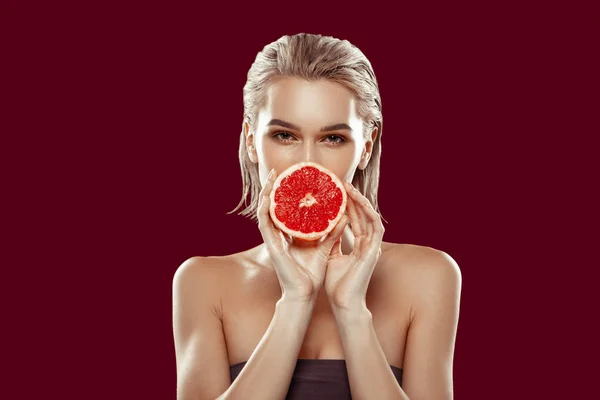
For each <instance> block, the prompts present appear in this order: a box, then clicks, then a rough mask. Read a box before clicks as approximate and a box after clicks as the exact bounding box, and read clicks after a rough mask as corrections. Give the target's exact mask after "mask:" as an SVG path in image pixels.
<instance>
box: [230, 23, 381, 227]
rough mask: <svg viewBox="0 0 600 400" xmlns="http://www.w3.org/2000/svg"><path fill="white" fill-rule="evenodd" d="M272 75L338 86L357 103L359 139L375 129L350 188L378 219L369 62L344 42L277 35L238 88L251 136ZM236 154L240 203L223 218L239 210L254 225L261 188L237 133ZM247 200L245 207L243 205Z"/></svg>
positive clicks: (376, 124)
mask: <svg viewBox="0 0 600 400" xmlns="http://www.w3.org/2000/svg"><path fill="white" fill-rule="evenodd" d="M278 76H287V77H298V78H303V79H306V80H318V79H328V80H330V81H333V82H336V83H339V84H341V85H343V86H344V87H346V88H347V89H348V90H350V92H351V93H353V94H354V96H355V97H356V100H357V114H358V115H359V116H360V117H361V118H362V119H363V121H365V126H364V128H365V129H364V132H365V135H370V134H371V132H372V130H373V129H374V128H377V137H376V139H375V141H374V143H373V147H372V152H371V153H372V154H371V158H370V159H369V162H368V164H367V166H366V168H365V169H363V170H361V169H357V171H356V173H355V175H354V180H353V182H352V184H353V185H354V186H355V187H356V188H357V189H358V190H359V191H360V192H361V193H362V194H363V195H364V196H365V197H366V198H367V199H369V201H370V202H371V204H372V205H373V208H375V210H376V211H377V212H378V213H380V214H381V212H380V211H379V205H378V202H377V190H378V186H379V166H380V157H381V134H382V124H383V118H382V112H381V96H380V94H379V86H378V83H377V79H376V78H375V73H374V72H373V68H372V66H371V63H370V61H369V60H368V59H367V57H366V56H365V55H364V54H363V53H362V52H361V51H360V50H359V49H358V48H357V47H356V46H354V45H352V44H351V43H350V42H349V41H347V40H340V39H337V38H334V37H331V36H322V35H316V34H308V33H299V34H296V35H293V36H288V35H286V36H282V37H281V38H279V39H278V40H276V41H274V42H272V43H270V44H268V45H266V46H265V47H264V48H263V50H262V51H261V52H259V53H258V54H257V56H256V59H255V61H254V63H253V64H252V66H251V67H250V70H249V71H248V77H247V78H248V79H247V81H246V84H245V86H244V89H243V99H244V100H243V101H244V117H243V122H247V123H248V125H249V127H250V131H251V132H255V131H256V115H257V113H258V110H259V109H260V107H262V105H263V104H264V102H265V100H266V88H267V86H268V84H269V82H270V81H271V80H272V79H273V78H274V77H278ZM242 126H243V124H242ZM238 155H239V161H240V167H241V172H242V186H243V187H242V189H243V191H242V199H241V200H240V202H239V204H238V205H237V207H236V208H235V209H234V210H232V211H230V212H229V213H228V214H230V213H233V212H235V211H237V210H239V209H240V208H241V207H242V206H245V208H244V210H242V211H241V212H240V213H239V214H240V215H243V216H250V217H251V219H252V220H254V221H256V220H257V216H256V211H257V208H258V198H259V194H260V190H261V185H260V179H259V174H258V165H257V164H255V163H253V162H252V161H251V160H250V158H249V156H248V151H247V148H246V135H245V133H244V129H243V128H242V133H241V136H240V145H239V152H238ZM248 195H250V204H247V198H248Z"/></svg>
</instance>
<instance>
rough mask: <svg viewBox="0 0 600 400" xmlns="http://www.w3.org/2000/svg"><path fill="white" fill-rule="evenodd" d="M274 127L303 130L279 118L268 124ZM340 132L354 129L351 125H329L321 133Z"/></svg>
mask: <svg viewBox="0 0 600 400" xmlns="http://www.w3.org/2000/svg"><path fill="white" fill-rule="evenodd" d="M272 125H277V126H282V127H284V128H288V129H293V130H296V131H300V130H301V129H300V127H299V126H298V125H295V124H292V123H291V122H287V121H283V120H281V119H277V118H275V119H272V120H270V121H269V123H268V124H267V126H272ZM339 130H348V131H352V128H351V127H350V125H348V124H344V123H340V124H333V125H327V126H324V127H322V128H321V132H331V131H339Z"/></svg>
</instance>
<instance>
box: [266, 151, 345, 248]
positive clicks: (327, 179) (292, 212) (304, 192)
mask: <svg viewBox="0 0 600 400" xmlns="http://www.w3.org/2000/svg"><path fill="white" fill-rule="evenodd" d="M270 196H271V207H270V214H271V219H272V220H273V223H274V224H275V226H277V227H278V228H279V229H280V230H282V231H283V232H285V233H287V234H289V235H291V236H294V237H297V238H300V239H303V240H317V239H320V238H321V237H323V236H325V235H326V234H328V233H329V232H331V230H333V228H335V225H336V224H337V223H338V221H339V220H340V218H342V216H343V215H344V212H345V210H346V201H347V194H346V190H345V189H344V186H343V184H342V182H341V181H340V179H339V178H338V177H337V176H336V175H335V174H334V173H333V172H331V171H329V170H327V169H326V168H325V167H323V166H321V165H319V164H316V163H312V162H303V163H299V164H295V165H292V166H291V167H289V168H288V169H286V170H285V171H283V172H282V173H281V174H279V176H278V177H277V179H276V180H275V182H274V184H273V190H272V191H271V194H270Z"/></svg>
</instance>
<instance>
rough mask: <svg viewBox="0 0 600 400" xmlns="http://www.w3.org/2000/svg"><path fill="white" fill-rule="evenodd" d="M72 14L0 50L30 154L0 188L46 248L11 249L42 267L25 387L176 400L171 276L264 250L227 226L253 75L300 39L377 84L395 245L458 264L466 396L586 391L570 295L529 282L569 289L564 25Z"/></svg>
mask: <svg viewBox="0 0 600 400" xmlns="http://www.w3.org/2000/svg"><path fill="white" fill-rule="evenodd" d="M83 3H84V2H81V3H77V4H72V5H68V6H67V5H56V4H52V5H45V6H33V5H31V6H30V7H29V8H27V7H24V8H23V9H21V10H19V11H18V12H17V11H15V13H14V15H13V16H16V17H18V20H19V21H20V22H19V23H17V24H15V25H14V26H13V27H12V28H11V30H10V34H9V35H7V36H6V37H7V38H8V39H9V43H8V45H7V46H8V47H9V48H10V49H9V50H10V51H12V52H13V53H12V54H13V56H11V57H10V58H8V60H10V61H11V63H10V66H12V67H14V68H13V69H14V70H13V71H12V73H14V76H15V77H16V76H19V78H18V80H17V81H16V82H17V84H18V90H16V91H14V92H12V94H11V96H12V97H11V98H10V105H9V107H13V108H8V110H9V113H13V116H16V117H17V118H18V120H17V123H18V125H17V128H15V130H14V133H15V135H16V136H18V138H19V139H20V140H22V141H23V144H24V145H25V146H26V147H22V148H19V149H24V150H25V154H26V156H25V158H21V159H20V163H21V164H20V165H22V168H18V169H17V171H18V173H16V174H11V176H12V177H16V179H15V182H14V183H16V184H17V185H18V187H17V188H18V189H17V190H31V189H33V191H31V192H28V193H31V194H30V195H27V196H25V198H24V199H23V200H22V202H21V204H20V205H24V206H26V207H27V209H28V211H27V213H26V215H27V216H28V217H31V218H35V224H34V225H27V224H25V223H23V222H21V223H20V224H19V225H18V226H17V227H16V228H15V230H14V231H13V235H14V236H13V238H23V239H26V241H27V243H32V242H31V241H33V240H37V239H40V240H39V241H37V242H36V243H37V244H36V245H35V249H32V247H31V245H28V247H24V248H22V249H20V250H19V251H20V256H19V257H20V258H19V259H20V260H21V262H23V259H26V260H27V262H28V263H31V260H32V259H33V264H35V265H36V267H40V268H39V271H40V272H38V273H36V274H37V275H30V277H31V276H35V279H31V280H25V281H20V282H32V283H31V288H35V290H36V291H37V290H40V292H39V293H40V297H39V301H38V302H37V303H35V305H33V308H31V309H29V310H30V311H28V312H27V313H25V312H23V313H21V314H18V318H19V321H21V322H25V321H26V320H31V321H29V322H32V325H33V326H34V327H35V329H27V330H26V331H25V330H16V331H13V330H11V331H10V332H9V334H10V333H14V334H15V336H18V337H20V338H25V337H27V338H28V339H27V342H28V345H27V347H25V348H29V346H34V347H33V348H35V349H37V350H36V351H35V353H34V354H36V355H37V357H36V356H33V358H30V357H23V356H22V354H21V352H22V349H23V347H17V346H15V347H14V348H12V349H9V350H12V351H9V352H8V353H12V352H15V354H12V355H15V356H16V358H15V361H14V367H15V371H25V372H24V373H23V375H26V376H28V377H30V376H33V377H35V378H34V381H33V382H32V381H31V379H26V380H25V382H26V383H25V384H24V385H25V386H22V385H21V386H20V387H24V388H25V389H26V391H28V390H36V389H37V390H40V391H41V392H42V393H46V394H50V393H56V392H57V391H58V390H60V393H61V396H62V397H68V396H70V395H73V397H74V398H86V399H92V398H104V399H105V398H119V399H121V398H123V399H124V398H136V399H154V398H156V399H175V379H176V375H175V356H174V348H173V337H172V325H171V322H172V321H171V311H172V310H171V296H172V292H171V290H172V286H171V285H172V278H173V274H174V272H175V270H176V269H177V267H178V266H179V265H180V264H181V263H182V262H183V261H184V260H186V259H187V258H189V257H192V256H195V255H224V254H228V253H231V252H236V251H241V250H244V249H247V248H249V247H251V246H255V245H257V244H258V243H259V242H260V235H259V232H258V230H257V228H256V226H255V225H254V224H253V223H252V222H251V221H250V220H248V219H245V218H243V217H241V216H237V215H227V214H226V213H227V212H228V211H230V210H232V209H233V208H234V207H235V205H236V204H237V202H238V201H239V199H240V195H241V179H240V171H239V164H238V158H237V151H238V140H239V134H240V129H241V123H242V119H241V118H242V86H243V85H244V83H245V79H246V73H247V71H248V68H249V67H250V64H251V63H252V61H253V59H254V57H255V56H256V53H257V52H258V51H260V50H261V49H262V47H263V46H264V45H265V44H267V43H269V42H271V41H273V40H276V39H277V38H279V37H280V36H281V35H283V34H294V33H298V32H312V33H321V34H325V35H333V36H336V37H339V38H343V39H348V40H349V41H351V42H352V43H353V44H355V45H357V46H358V47H359V48H360V49H362V50H363V51H364V53H365V54H366V55H367V57H368V58H369V59H370V60H371V62H372V64H373V67H374V69H375V73H376V75H377V78H378V80H379V83H380V88H381V95H382V100H383V116H384V129H383V155H382V165H381V169H382V172H381V184H380V205H381V210H382V213H383V215H384V217H385V218H386V220H387V221H388V224H387V225H386V237H385V240H386V241H391V242H403V243H414V244H419V245H424V246H432V247H435V248H438V249H441V250H443V251H446V252H447V253H449V254H450V255H451V256H452V257H454V259H455V260H456V261H457V262H458V264H459V266H460V267H461V270H462V274H463V293H462V302H461V314H460V322H459V329H458V337H457V342H456V353H455V364H454V365H455V370H454V377H455V393H456V398H457V399H464V400H466V399H484V398H485V399H506V398H520V399H521V398H522V399H528V398H542V397H544V398H565V397H560V396H559V395H560V394H563V395H565V394H569V395H571V396H573V395H574V393H575V392H574V391H575V390H576V389H577V388H579V387H580V386H579V385H578V384H567V383H566V381H564V380H560V379H556V377H563V378H564V377H565V375H564V374H565V373H566V372H568V371H566V369H567V367H568V366H570V365H572V364H570V363H568V362H567V361H563V362H559V361H558V360H557V358H558V357H560V356H561V355H562V354H563V351H562V350H559V349H560V346H561V344H560V343H561V342H560V340H561V339H558V338H563V339H565V338H566V336H563V335H567V334H568V333H569V330H568V328H567V327H566V326H565V324H564V323H562V321H560V320H559V319H558V318H560V317H557V315H562V316H563V317H564V315H565V314H561V313H562V311H561V310H563V309H561V308H560V306H561V304H562V302H561V300H560V299H561V298H564V297H565V296H562V297H560V296H550V295H549V296H546V294H551V293H546V292H544V293H543V294H542V292H541V291H542V288H540V286H542V282H543V285H544V286H545V287H546V288H548V287H553V288H556V291H557V292H559V291H560V290H565V291H569V293H568V295H567V296H569V295H570V296H577V295H578V292H579V289H577V288H573V287H571V288H570V289H568V288H567V289H565V288H562V289H561V287H560V286H552V285H551V284H550V281H549V279H552V278H554V281H553V282H554V283H555V284H556V285H558V284H559V282H560V280H561V279H562V278H561V275H560V274H559V273H557V272H556V271H558V270H557V268H559V267H560V265H558V264H557V265H553V264H552V260H548V259H546V260H543V261H542V260H541V259H540V257H539V255H540V254H541V253H543V252H544V251H547V250H548V249H549V248H551V247H558V245H557V244H558V239H557V238H556V237H554V239H555V240H554V241H550V240H548V238H549V237H550V236H551V232H550V231H551V229H552V226H553V225H552V222H551V221H550V220H549V219H548V215H547V214H545V212H546V211H548V207H547V206H546V205H545V204H546V203H544V202H543V201H541V200H540V196H539V195H540V194H543V193H549V191H547V188H548V185H549V184H550V183H551V182H552V180H551V179H556V178H557V177H560V175H558V174H555V175H553V177H552V178H551V177H550V176H549V175H546V174H545V173H548V172H554V171H555V170H558V168H556V167H555V166H556V164H552V159H550V158H549V156H548V154H551V153H552V152H551V147H552V149H554V150H556V149H557V148H559V147H557V146H556V142H555V141H554V140H553V139H552V138H553V137H555V135H553V133H556V132H558V131H561V129H562V127H564V126H565V124H566V118H560V117H558V116H557V115H558V114H557V113H555V112H554V111H552V109H551V107H550V106H551V105H552V104H553V100H552V98H553V96H555V94H556V91H558V90H562V88H563V86H564V85H565V84H564V83H563V82H562V81H561V79H560V77H561V75H560V71H559V70H560V68H558V67H557V63H558V62H560V59H561V58H559V57H556V56H555V54H556V52H557V51H561V52H563V54H564V57H567V58H568V57H569V56H570V55H569V54H570V53H569V52H570V51H572V52H573V53H577V50H576V49H577V46H578V45H577V43H578V42H577V41H573V42H570V43H569V44H568V45H566V44H565V43H564V41H562V40H561V38H562V37H563V36H562V34H563V32H564V29H563V28H561V26H562V25H561V24H560V23H559V22H557V21H559V20H560V17H561V15H562V12H561V10H558V9H555V10H548V9H540V8H535V7H531V8H530V9H525V8H522V7H514V9H511V10H508V9H501V8H500V6H498V8H493V7H490V8H489V9H488V8H486V9H483V8H482V5H481V4H480V3H477V4H475V5H473V6H469V7H467V6H458V5H455V4H452V5H451V6H450V5H444V6H439V5H437V6H435V7H434V6H433V5H422V9H412V8H407V7H405V8H403V9H400V10H382V9H374V10H368V9H364V8H363V7H364V6H365V5H361V6H360V8H354V7H351V6H349V5H346V6H343V7H344V8H340V6H333V5H332V6H331V7H330V8H331V9H330V10H328V11H325V10H324V9H323V7H325V6H326V4H325V3H323V4H321V5H320V6H319V8H315V7H314V6H308V5H306V6H304V5H300V4H283V3H281V4H278V5H277V6H270V5H266V4H258V3H257V4H252V5H248V6H246V7H245V8H244V9H242V8H239V7H238V6H235V5H232V4H229V3H227V4H215V5H214V6H215V7H216V8H215V9H214V10H212V11H210V10H208V9H207V8H204V7H202V6H198V5H181V4H171V3H163V4H161V5H152V4H149V3H139V4H126V3H118V4H116V5H114V6H110V7H109V6H108V5H105V4H98V5H97V6H92V5H89V4H87V3H85V5H84V4H83ZM236 12H237V13H239V14H237V16H236V15H234V14H233V13H236ZM550 12H552V15H553V17H552V18H551V17H550V16H549V13H550ZM7 15H9V14H7ZM3 18H7V17H6V16H5V17H3ZM573 25H574V26H577V25H578V24H577V23H573ZM582 26H583V25H582ZM580 29H583V28H581V27H580ZM564 57H563V58H562V59H563V60H564V59H565V58H564ZM5 60H6V59H5ZM11 76H13V75H11ZM17 109H19V110H20V113H17V111H16V110H17ZM11 110H12V111H11ZM542 125H544V126H543V127H542ZM11 132H12V131H11ZM565 146H566V145H565ZM552 154H557V153H552ZM577 158H578V157H577V156H573V155H571V159H572V160H573V162H577ZM548 160H549V161H550V163H549V164H547V163H546V161H548ZM19 193H21V192H19ZM23 193H24V192H23ZM557 219H560V217H556V219H555V220H554V221H556V220H557ZM32 220H33V219H32ZM34 250H35V251H36V252H37V251H39V254H40V257H32V255H33V252H34ZM17 265H21V264H17ZM28 265H29V264H28ZM19 269H20V270H24V271H25V273H26V274H33V272H31V270H30V269H28V268H24V269H22V268H19ZM7 286H11V285H9V284H7ZM42 289H45V290H46V291H42ZM30 290H32V291H33V290H34V289H30ZM41 293H43V294H41ZM560 293H563V294H565V293H566V292H560ZM27 298H29V296H27ZM29 301H31V300H27V301H23V306H30V304H29V303H28V302H29ZM31 310H33V311H31ZM40 310H41V311H40ZM563 311H564V310H563ZM550 320H553V321H557V322H551V323H550V324H549V325H548V328H547V329H546V328H544V330H542V329H536V327H537V326H538V325H539V324H541V323H542V321H550ZM29 335H31V336H29ZM576 341H577V340H575V342H576ZM9 347H11V346H9ZM569 351H570V352H572V351H573V349H571V350H569ZM42 355H43V356H42ZM32 360H34V361H33V362H32ZM36 360H39V364H37V361H36ZM34 366H37V368H34V369H33V371H32V370H31V368H32V367H34ZM554 396H556V397H554ZM569 398H576V397H569Z"/></svg>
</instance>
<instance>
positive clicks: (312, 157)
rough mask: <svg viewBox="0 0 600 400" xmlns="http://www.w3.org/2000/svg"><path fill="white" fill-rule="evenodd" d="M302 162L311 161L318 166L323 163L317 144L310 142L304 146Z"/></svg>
mask: <svg viewBox="0 0 600 400" xmlns="http://www.w3.org/2000/svg"><path fill="white" fill-rule="evenodd" d="M301 161H310V162H314V163H317V164H321V163H322V162H321V161H322V160H321V157H320V155H319V152H318V150H317V147H316V145H315V143H312V142H311V141H308V140H307V141H306V142H305V143H304V146H303V147H302V156H301Z"/></svg>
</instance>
